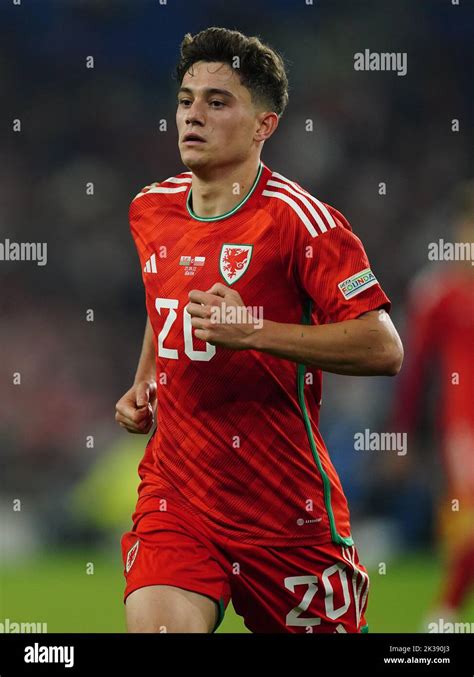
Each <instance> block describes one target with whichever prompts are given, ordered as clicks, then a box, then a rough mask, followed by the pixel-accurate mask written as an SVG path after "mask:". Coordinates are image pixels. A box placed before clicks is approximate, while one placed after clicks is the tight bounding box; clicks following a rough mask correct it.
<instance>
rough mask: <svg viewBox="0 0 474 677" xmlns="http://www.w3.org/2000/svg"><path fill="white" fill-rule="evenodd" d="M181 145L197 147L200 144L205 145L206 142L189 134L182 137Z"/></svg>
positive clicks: (197, 136)
mask: <svg viewBox="0 0 474 677" xmlns="http://www.w3.org/2000/svg"><path fill="white" fill-rule="evenodd" d="M183 143H184V144H186V146H197V145H199V144H200V143H206V140H205V139H203V138H202V136H199V134H194V133H193V132H189V133H188V134H185V135H184V136H183Z"/></svg>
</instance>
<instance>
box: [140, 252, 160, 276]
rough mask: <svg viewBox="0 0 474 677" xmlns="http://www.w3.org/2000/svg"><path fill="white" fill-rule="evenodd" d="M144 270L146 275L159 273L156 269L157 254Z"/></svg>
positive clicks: (151, 258) (150, 259) (151, 257)
mask: <svg viewBox="0 0 474 677" xmlns="http://www.w3.org/2000/svg"><path fill="white" fill-rule="evenodd" d="M143 270H144V271H145V273H157V272H158V271H157V269H156V254H152V255H151V256H150V258H149V259H148V261H147V262H146V263H145V265H144V267H143Z"/></svg>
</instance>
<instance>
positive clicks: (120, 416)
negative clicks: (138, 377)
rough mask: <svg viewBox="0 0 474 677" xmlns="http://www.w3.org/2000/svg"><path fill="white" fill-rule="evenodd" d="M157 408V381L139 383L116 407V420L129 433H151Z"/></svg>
mask: <svg viewBox="0 0 474 677" xmlns="http://www.w3.org/2000/svg"><path fill="white" fill-rule="evenodd" d="M155 408H156V381H139V382H138V383H135V384H134V385H133V386H132V387H131V388H130V390H128V391H127V392H126V393H125V395H123V397H121V398H120V400H119V401H118V402H117V404H116V405H115V409H116V411H115V420H116V421H117V423H118V424H119V425H121V426H122V428H125V430H128V432H129V433H141V434H143V435H145V434H146V433H148V432H150V430H151V428H152V426H153V421H154V412H155Z"/></svg>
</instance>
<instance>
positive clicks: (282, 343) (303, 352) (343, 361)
mask: <svg viewBox="0 0 474 677" xmlns="http://www.w3.org/2000/svg"><path fill="white" fill-rule="evenodd" d="M248 342H249V347H251V348H253V349H254V350H260V351H261V352H264V353H270V354H271V355H276V356H277V357H282V358H284V359H287V360H292V361H294V362H298V363H301V364H306V365H314V366H315V367H317V368H318V369H322V370H324V371H330V372H332V373H334V374H347V375H350V376H395V375H396V374H398V372H399V371H400V368H401V365H402V361H403V346H402V342H401V340H400V337H399V335H398V333H397V330H396V329H395V327H394V326H393V323H392V321H391V319H390V316H389V315H388V313H386V312H385V311H384V310H372V311H370V312H368V313H364V314H363V315H360V316H359V317H358V318H356V319H354V320H346V321H344V322H336V323H334V324H324V325H316V326H314V325H301V324H283V323H281V322H272V321H270V320H264V321H263V326H262V328H261V329H260V330H258V329H257V330H256V331H255V332H254V333H253V334H251V335H249V341H248Z"/></svg>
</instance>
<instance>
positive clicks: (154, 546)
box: [121, 496, 230, 632]
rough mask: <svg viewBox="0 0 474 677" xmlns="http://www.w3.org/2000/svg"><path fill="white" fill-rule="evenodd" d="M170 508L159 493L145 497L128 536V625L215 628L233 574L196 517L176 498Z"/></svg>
mask: <svg viewBox="0 0 474 677" xmlns="http://www.w3.org/2000/svg"><path fill="white" fill-rule="evenodd" d="M165 507H166V510H163V509H162V508H163V499H162V498H159V497H155V496H146V497H144V498H143V499H141V500H139V501H138V503H137V509H136V511H135V513H134V516H133V518H134V523H133V528H132V530H131V531H129V532H127V533H125V534H124V535H123V537H122V541H121V546H122V558H123V563H124V576H125V579H126V587H125V593H124V601H125V603H126V613H127V624H128V627H129V629H130V630H131V631H134V632H137V631H138V632H188V631H189V632H194V631H196V632H212V631H213V630H215V629H217V627H218V625H219V624H220V622H221V621H222V618H223V615H224V611H225V608H226V606H227V604H228V602H229V599H230V586H229V582H228V579H227V576H226V574H225V572H224V569H223V568H222V566H221V563H220V562H219V556H218V553H217V552H215V551H214V547H213V545H212V543H211V542H209V541H208V539H207V538H206V537H205V536H204V535H203V534H202V533H200V532H199V528H198V525H196V524H194V520H193V518H192V517H191V516H190V515H189V514H186V512H185V511H184V510H183V508H182V507H181V506H178V505H177V504H176V503H174V502H173V500H172V499H169V498H168V499H167V500H166V503H165ZM162 626H164V627H162ZM145 628H149V629H148V630H147V629H145ZM186 628H200V629H197V630H192V629H186Z"/></svg>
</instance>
